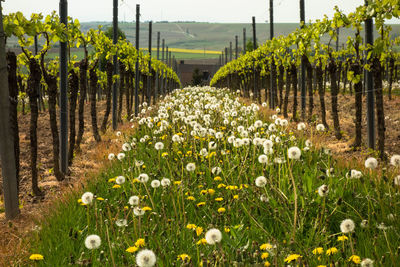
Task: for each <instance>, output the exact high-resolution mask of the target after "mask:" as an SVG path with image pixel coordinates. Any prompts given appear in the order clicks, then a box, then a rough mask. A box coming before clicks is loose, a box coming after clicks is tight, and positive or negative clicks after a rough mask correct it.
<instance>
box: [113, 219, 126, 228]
mask: <svg viewBox="0 0 400 267" xmlns="http://www.w3.org/2000/svg"><path fill="white" fill-rule="evenodd" d="M115 224H116V225H117V226H118V227H126V226H128V221H127V220H126V219H119V220H116V221H115Z"/></svg>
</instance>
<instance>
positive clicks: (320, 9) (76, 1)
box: [3, 0, 398, 23]
mask: <svg viewBox="0 0 400 267" xmlns="http://www.w3.org/2000/svg"><path fill="white" fill-rule="evenodd" d="M305 3H306V4H305V9H306V20H307V21H309V20H310V19H311V20H315V19H317V18H321V17H322V16H323V14H327V15H328V16H331V15H332V14H333V7H334V6H335V5H337V6H339V7H340V9H341V10H343V11H344V12H345V13H349V12H351V11H353V10H354V9H355V7H357V6H359V5H361V4H363V3H364V0H305ZM112 4H113V0H68V6H69V8H68V9H69V13H68V15H69V16H72V17H73V18H77V19H79V20H80V21H82V22H86V21H111V20H112ZM136 4H140V5H141V14H142V16H141V20H142V21H144V20H153V21H160V20H169V21H177V20H181V21H183V20H184V21H207V22H240V23H246V22H251V17H252V16H256V19H257V22H265V21H266V20H267V18H268V16H269V12H268V9H269V1H268V0H247V1H243V0H196V1H192V0H119V7H120V12H119V20H120V21H122V20H125V21H133V20H134V18H135V6H136ZM58 5H59V0H5V2H3V7H4V10H3V13H4V14H7V13H10V12H16V11H22V12H23V13H24V14H25V15H26V16H29V15H30V14H31V13H32V12H33V13H38V12H42V13H43V14H48V13H50V12H51V11H52V10H58ZM274 6H275V7H274V9H275V10H274V13H275V22H298V21H299V0H274ZM392 22H398V21H392Z"/></svg>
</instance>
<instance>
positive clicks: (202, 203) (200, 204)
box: [197, 202, 206, 207]
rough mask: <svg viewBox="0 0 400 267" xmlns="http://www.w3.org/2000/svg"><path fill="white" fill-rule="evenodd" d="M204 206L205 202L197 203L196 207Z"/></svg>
mask: <svg viewBox="0 0 400 267" xmlns="http://www.w3.org/2000/svg"><path fill="white" fill-rule="evenodd" d="M205 204H206V202H199V203H197V207H200V206H204V205H205Z"/></svg>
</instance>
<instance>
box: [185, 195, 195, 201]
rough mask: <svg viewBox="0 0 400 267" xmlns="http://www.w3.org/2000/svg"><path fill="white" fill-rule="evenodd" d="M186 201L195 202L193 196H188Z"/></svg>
mask: <svg viewBox="0 0 400 267" xmlns="http://www.w3.org/2000/svg"><path fill="white" fill-rule="evenodd" d="M186 199H187V200H196V199H195V198H194V197H193V196H188V197H187V198H186Z"/></svg>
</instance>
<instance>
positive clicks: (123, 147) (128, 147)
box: [122, 143, 132, 152]
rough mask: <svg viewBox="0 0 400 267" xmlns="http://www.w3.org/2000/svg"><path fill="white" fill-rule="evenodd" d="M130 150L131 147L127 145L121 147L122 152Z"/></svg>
mask: <svg viewBox="0 0 400 267" xmlns="http://www.w3.org/2000/svg"><path fill="white" fill-rule="evenodd" d="M131 149H132V147H131V145H130V144H128V143H125V144H123V145H122V150H123V151H125V152H126V151H130V150H131Z"/></svg>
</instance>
